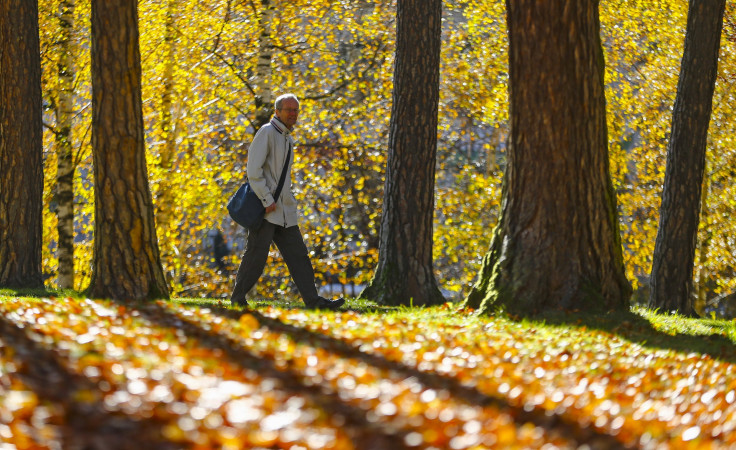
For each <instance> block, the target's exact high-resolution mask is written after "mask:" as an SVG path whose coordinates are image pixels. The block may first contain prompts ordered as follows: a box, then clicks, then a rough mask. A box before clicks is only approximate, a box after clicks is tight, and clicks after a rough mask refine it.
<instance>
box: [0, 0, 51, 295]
mask: <svg viewBox="0 0 736 450" xmlns="http://www.w3.org/2000/svg"><path fill="white" fill-rule="evenodd" d="M41 114H42V110H41V49H40V44H39V35H38V2H37V1H36V0H2V2H0V286H5V287H22V288H42V287H43V276H42V272H41V246H42V233H41V229H42V209H43V198H42V195H43V162H42V156H43V140H42V139H43V138H42V128H41V127H42V124H41V123H42V122H41V117H42V116H41Z"/></svg>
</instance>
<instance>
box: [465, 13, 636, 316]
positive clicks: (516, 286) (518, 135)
mask: <svg viewBox="0 0 736 450" xmlns="http://www.w3.org/2000/svg"><path fill="white" fill-rule="evenodd" d="M507 21H508V30H509V38H510V51H509V59H510V61H509V69H510V102H511V111H510V112H511V115H510V117H511V136H510V148H509V153H508V164H507V168H506V173H505V177H504V183H503V184H504V185H503V202H502V212H501V217H500V223H499V225H498V227H497V228H496V229H495V231H494V236H493V240H492V243H491V249H490V251H489V252H488V254H487V255H486V256H485V258H484V261H483V267H482V269H481V272H480V274H479V278H478V282H477V284H476V285H475V286H474V287H473V289H472V291H471V293H470V294H469V296H468V298H467V300H466V305H467V306H469V307H472V308H478V309H480V310H481V312H484V313H492V312H496V311H506V312H508V313H510V314H513V315H534V314H537V313H539V312H542V311H544V310H550V309H562V310H588V311H601V310H610V309H619V310H622V309H627V308H628V299H629V296H630V295H631V286H630V284H629V283H628V281H627V280H626V276H625V274H624V265H623V256H622V248H621V240H620V235H619V228H618V217H617V210H616V197H615V193H614V191H613V187H612V184H611V178H610V172H609V162H608V147H607V145H608V142H607V141H608V139H607V129H606V105H605V97H604V84H603V75H604V61H603V52H602V47H601V42H600V36H599V28H600V24H599V18H598V1H595V0H574V1H570V2H539V1H537V0H508V1H507Z"/></svg>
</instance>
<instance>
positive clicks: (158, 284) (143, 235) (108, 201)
mask: <svg viewBox="0 0 736 450" xmlns="http://www.w3.org/2000/svg"><path fill="white" fill-rule="evenodd" d="M144 145H145V144H144V138H143V112H142V103H141V62H140V49H139V43H138V10H137V0H93V1H92V155H93V161H94V180H95V244H94V267H93V272H92V280H91V283H90V287H89V290H88V293H89V295H91V296H94V297H110V298H114V299H120V300H142V299H151V298H165V297H168V288H167V286H166V281H165V279H164V275H163V270H162V269H161V260H160V256H159V250H158V244H157V239H156V227H155V224H154V218H153V204H152V200H151V192H150V189H149V186H148V175H147V168H146V158H145V146H144Z"/></svg>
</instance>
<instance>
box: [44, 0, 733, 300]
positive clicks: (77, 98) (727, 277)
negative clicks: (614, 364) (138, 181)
mask: <svg viewBox="0 0 736 450" xmlns="http://www.w3.org/2000/svg"><path fill="white" fill-rule="evenodd" d="M66 1H67V2H69V0H66ZM60 3H61V0H40V1H39V9H40V20H41V27H40V29H41V46H42V64H43V91H44V105H45V107H46V113H45V116H44V122H45V130H46V133H45V140H44V142H45V144H44V145H45V147H44V156H45V190H44V201H45V208H44V239H45V246H44V255H43V264H44V274H45V276H46V277H47V279H46V283H47V285H48V286H50V287H53V286H54V283H55V282H56V274H57V270H58V261H57V255H56V248H57V247H56V242H57V239H58V237H57V234H56V233H57V232H56V214H55V212H56V209H55V176H56V148H55V142H54V132H55V124H56V116H55V114H54V105H55V103H56V97H57V95H58V74H57V70H56V67H57V64H58V62H59V59H60V57H61V54H62V52H72V54H73V58H74V61H75V66H76V69H77V70H76V72H75V83H74V86H75V94H74V104H75V116H74V120H73V128H72V141H73V148H74V161H75V163H76V177H75V183H74V197H75V202H76V212H75V232H76V237H75V258H74V260H75V270H76V277H75V288H76V289H83V288H85V287H86V286H87V284H88V283H89V276H90V273H91V271H90V265H91V261H92V240H93V228H94V217H93V216H94V205H93V201H94V199H93V197H94V196H93V180H92V169H91V165H92V161H91V151H90V129H89V128H90V123H91V116H90V114H91V103H90V102H91V99H90V91H91V88H90V74H89V49H90V41H89V34H90V33H89V31H90V30H89V15H90V5H89V0H76V1H75V2H74V4H75V9H74V14H75V26H74V42H73V44H74V45H71V46H62V45H60V44H59V33H60V28H59V25H58V14H59V11H60ZM395 8H396V4H395V0H393V1H392V0H376V1H368V0H288V1H287V0H268V1H249V0H202V1H198V2H188V1H184V0H166V1H159V0H155V1H154V0H140V1H139V23H140V44H141V57H142V64H143V102H144V103H143V108H144V120H145V126H146V140H147V153H148V170H149V180H150V184H151V190H152V193H153V197H154V202H155V205H156V221H157V230H158V239H159V247H160V250H161V254H162V263H163V266H164V271H165V273H166V274H167V277H168V281H169V284H170V287H171V291H172V295H173V296H190V297H192V296H194V297H196V296H202V297H205V296H206V297H227V296H228V294H229V292H230V289H231V287H232V283H233V280H234V273H235V271H236V270H237V266H238V264H239V262H240V256H241V254H242V252H243V245H244V231H243V230H242V229H240V228H238V227H237V226H236V225H235V224H234V223H233V222H232V221H231V220H230V218H229V217H228V216H227V214H226V210H225V204H226V202H227V200H228V198H229V196H230V195H231V194H232V193H233V192H234V191H235V190H236V189H237V187H238V186H239V184H240V183H242V182H243V181H244V177H245V164H246V161H247V149H248V145H249V142H250V140H251V138H252V136H253V134H254V132H255V131H256V129H257V126H258V125H257V124H258V112H259V108H260V109H261V110H262V109H263V107H262V106H260V105H259V104H258V101H257V96H258V95H262V94H263V92H262V91H264V89H265V88H264V87H265V86H268V87H270V89H271V91H272V94H273V97H272V98H275V96H276V95H279V94H282V93H286V92H292V93H294V94H296V95H297V96H298V97H299V98H300V99H301V114H300V119H299V124H298V128H297V129H296V133H295V137H296V140H297V148H296V158H295V166H294V174H295V180H294V184H293V189H294V193H295V195H296V197H297V198H298V199H299V200H300V213H301V223H300V226H301V228H302V231H303V233H304V235H305V239H306V241H307V245H308V247H309V248H310V251H311V256H312V262H313V264H314V266H315V272H316V273H317V281H318V283H319V284H320V285H322V286H327V285H339V286H342V289H344V290H345V293H347V294H348V295H350V294H353V293H354V294H355V295H357V293H358V292H359V289H360V286H362V285H364V284H365V283H366V282H367V281H368V280H369V279H370V277H371V276H372V274H373V268H374V266H375V263H376V261H377V252H378V250H377V249H378V231H379V230H378V227H379V224H380V214H381V203H382V198H383V193H382V190H383V183H384V179H383V177H384V171H385V167H384V166H385V159H386V143H387V136H388V121H389V115H390V111H391V94H392V92H391V90H392V63H393V50H394V36H395V22H394V21H395V12H396V11H395ZM734 13H736V6H735V5H734V2H733V1H730V0H729V2H728V4H727V11H726V22H725V25H724V33H723V40H722V47H721V53H720V55H721V59H720V66H719V77H718V81H717V84H716V93H715V97H714V103H713V106H714V109H713V117H712V120H711V126H710V132H709V145H708V156H707V173H706V178H705V185H704V187H703V190H704V193H705V195H704V200H703V206H702V213H701V225H700V231H699V246H698V254H697V255H696V267H695V284H696V290H697V294H698V297H699V298H698V300H699V305H700V307H701V308H702V304H703V303H704V302H705V301H706V300H708V299H711V298H713V297H715V296H717V295H719V294H722V293H726V292H731V291H733V290H734V289H736V274H735V273H734V268H733V260H734V256H733V255H734V253H735V250H736V248H735V247H736V245H735V243H734V239H735V238H734V236H736V229H735V228H736V225H735V224H734V220H733V219H732V217H733V216H734V214H733V213H734V210H735V209H736V200H735V199H736V192H735V191H736V188H735V184H734V179H735V177H734V174H735V173H736V147H735V146H734V127H733V120H732V117H734V111H733V109H734V108H736V102H734V95H733V93H732V92H733V89H732V86H733V84H734V81H736V74H735V73H734V72H735V71H736V61H734V54H735V52H734V46H736V21H735V20H734ZM504 14H505V7H504V3H503V1H500V0H457V1H448V2H446V3H445V6H444V17H443V50H442V67H441V99H440V111H439V130H438V137H439V140H438V167H437V190H436V194H435V199H436V201H435V246H434V260H435V270H436V274H437V278H438V280H439V282H440V284H441V286H442V287H443V289H444V291H445V295H446V297H447V298H448V299H461V298H462V297H463V296H464V295H466V294H467V293H468V291H469V288H470V285H471V284H472V283H473V281H474V278H475V276H476V274H477V272H478V270H479V268H480V263H481V259H482V257H483V255H484V254H485V252H486V251H487V247H488V245H489V242H490V236H491V233H492V229H493V227H494V226H495V225H496V221H497V213H498V210H499V203H500V199H501V179H502V176H503V170H504V164H505V152H506V137H507V133H508V101H507V79H508V74H507V47H508V43H507V38H506V30H505V26H506V25H505V16H504ZM686 18H687V2H683V1H681V0H662V1H660V2H657V3H656V4H653V3H650V2H642V1H637V0H619V1H616V2H612V1H607V0H604V1H602V2H601V35H602V40H603V45H604V51H605V55H606V86H607V102H608V120H609V126H608V136H609V141H610V157H611V159H610V160H611V171H612V175H613V179H614V185H615V188H616V191H617V193H618V200H619V210H620V219H621V232H622V240H623V244H624V254H625V264H626V270H627V276H628V277H629V279H630V280H631V281H632V282H633V283H634V286H635V288H636V289H637V292H636V294H635V300H637V299H641V300H644V299H646V284H647V277H648V274H649V270H650V265H651V256H652V253H653V250H654V240H655V237H656V227H657V223H658V209H659V197H660V194H661V189H662V183H663V179H664V168H665V160H666V148H667V139H668V135H669V128H670V123H671V112H672V106H673V103H674V98H675V94H676V86H677V77H678V72H679V66H680V59H681V57H682V46H683V41H684V33H685V24H686ZM264 33H265V35H267V36H269V37H270V39H269V41H268V42H269V45H268V46H267V48H266V49H265V50H266V51H265V52H264V47H263V46H262V45H261V44H262V42H263V40H262V37H263V36H264ZM264 56H266V57H267V58H266V61H267V62H268V65H269V68H270V70H269V71H268V72H265V73H264V72H263V71H262V70H259V67H258V62H259V58H261V61H263V57H264ZM267 107H268V105H267ZM570 181H571V182H574V181H575V180H570ZM271 258H272V259H273V258H279V256H278V252H276V251H275V249H274V251H273V253H272V255H271ZM352 286H356V288H355V289H358V290H357V291H356V290H353V288H351V287H352ZM292 293H293V286H292V285H291V282H290V279H289V277H288V273H287V271H286V267H285V266H284V265H283V264H282V263H280V262H279V263H277V264H269V265H267V269H266V273H264V277H263V278H262V280H261V283H259V284H258V285H257V292H256V293H255V294H256V295H257V296H259V297H263V298H272V297H275V296H283V295H291V294H292Z"/></svg>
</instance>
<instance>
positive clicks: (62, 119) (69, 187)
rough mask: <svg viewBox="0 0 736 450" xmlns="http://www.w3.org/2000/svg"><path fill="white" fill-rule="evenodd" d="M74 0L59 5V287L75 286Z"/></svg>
mask: <svg viewBox="0 0 736 450" xmlns="http://www.w3.org/2000/svg"><path fill="white" fill-rule="evenodd" d="M74 6H75V5H74V0H63V1H62V2H61V4H60V5H59V28H60V30H61V33H60V37H59V54H60V56H59V65H58V71H57V73H58V76H59V93H58V106H57V109H56V124H57V128H56V133H55V135H56V153H57V169H56V201H57V202H58V210H57V213H56V214H57V226H56V229H57V232H58V235H59V242H58V252H57V254H58V258H59V275H58V280H57V284H58V287H59V289H74V170H75V167H74V159H73V156H72V120H73V118H74V73H75V70H74V53H75V52H74Z"/></svg>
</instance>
